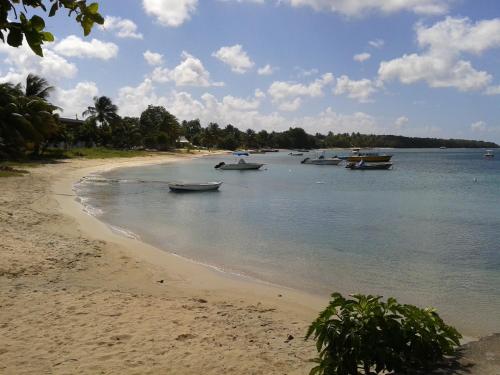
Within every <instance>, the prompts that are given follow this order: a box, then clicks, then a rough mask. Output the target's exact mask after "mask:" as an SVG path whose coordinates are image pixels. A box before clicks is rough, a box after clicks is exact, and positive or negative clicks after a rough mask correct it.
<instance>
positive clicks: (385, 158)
mask: <svg viewBox="0 0 500 375" xmlns="http://www.w3.org/2000/svg"><path fill="white" fill-rule="evenodd" d="M391 158H392V155H355V156H349V157H347V161H348V162H351V163H359V162H360V161H364V162H367V163H387V162H389V161H390V160H391Z"/></svg>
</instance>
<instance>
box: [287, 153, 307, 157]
mask: <svg viewBox="0 0 500 375" xmlns="http://www.w3.org/2000/svg"><path fill="white" fill-rule="evenodd" d="M288 155H290V156H302V155H304V153H302V152H290V153H289V154H288Z"/></svg>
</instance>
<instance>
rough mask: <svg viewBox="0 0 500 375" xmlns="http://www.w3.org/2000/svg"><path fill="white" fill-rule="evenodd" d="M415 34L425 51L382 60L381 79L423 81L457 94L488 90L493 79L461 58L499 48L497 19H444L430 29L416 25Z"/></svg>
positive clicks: (499, 30)
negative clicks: (454, 89)
mask: <svg viewBox="0 0 500 375" xmlns="http://www.w3.org/2000/svg"><path fill="white" fill-rule="evenodd" d="M416 32H417V41H418V43H419V46H420V47H422V48H425V50H424V52H423V53H422V54H416V53H413V54H410V55H403V56H402V57H400V58H396V59H393V60H390V61H383V62H382V63H381V64H380V68H379V77H380V79H381V80H383V81H386V80H392V79H397V80H399V81H401V82H402V83H404V84H411V83H415V82H418V81H425V82H427V84H428V85H429V86H430V87H453V88H457V89H458V90H460V91H473V90H482V89H485V88H486V87H488V85H489V84H490V82H491V80H492V76H491V75H490V74H489V73H488V72H485V71H479V70H476V69H475V68H474V67H473V66H472V64H471V63H470V62H469V61H466V60H463V59H461V57H462V55H463V54H465V53H472V54H480V53H482V52H484V51H486V50H488V49H491V48H495V47H500V19H493V20H484V21H479V22H476V23H475V24H473V23H472V22H471V21H470V20H469V19H468V18H452V17H447V18H446V19H445V20H443V21H440V22H438V23H436V24H434V25H433V26H431V27H425V26H423V25H422V24H419V25H417V29H416ZM487 91H488V90H487ZM491 91H494V89H490V92H491Z"/></svg>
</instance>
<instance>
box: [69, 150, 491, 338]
mask: <svg viewBox="0 0 500 375" xmlns="http://www.w3.org/2000/svg"><path fill="white" fill-rule="evenodd" d="M387 152H390V153H393V154H394V156H393V159H392V161H393V163H394V167H393V169H392V170H388V171H383V170H382V171H352V170H348V169H346V168H344V167H343V166H316V165H305V164H301V163H300V160H301V159H302V158H301V157H297V156H290V155H288V152H279V153H268V154H263V155H252V156H250V157H249V158H247V159H248V161H255V162H262V163H265V164H266V165H265V166H264V167H263V168H262V169H261V170H259V171H221V170H216V169H214V165H215V164H217V163H218V162H220V161H225V162H226V163H228V162H235V160H236V159H235V158H234V157H232V156H229V155H223V156H221V155H217V156H210V157H203V158H198V159H194V160H189V161H182V162H178V163H172V164H163V165H155V166H142V167H132V168H122V169H116V170H113V171H111V172H108V173H106V174H104V175H103V177H105V178H106V179H105V180H100V179H96V180H94V181H93V182H92V181H90V182H88V183H83V184H79V185H78V186H77V190H78V194H79V195H80V196H81V197H82V199H84V200H85V204H86V206H87V210H88V211H89V212H91V213H95V214H96V215H97V216H98V217H99V218H100V219H101V220H103V221H104V222H107V223H109V225H111V226H112V227H113V228H114V229H115V230H120V231H122V232H123V233H125V234H126V235H128V236H135V237H136V238H140V239H141V240H143V241H146V242H149V243H151V244H153V245H155V246H157V247H159V248H161V249H164V250H165V251H169V252H173V253H176V254H178V255H181V256H183V257H186V258H189V259H192V260H195V261H198V262H202V263H205V264H208V265H212V266H217V267H219V268H220V269H223V270H225V271H227V272H234V273H238V274H243V275H247V276H250V277H254V278H257V279H260V280H264V281H268V282H272V283H276V284H280V285H284V286H289V287H292V288H297V289H300V290H304V291H307V292H310V293H315V294H320V295H325V296H327V295H328V294H330V293H331V292H333V291H340V292H343V293H357V292H361V293H372V294H378V295H383V296H386V297H387V296H395V297H397V298H399V299H400V300H401V301H403V302H406V303H413V304H417V305H419V306H433V307H436V308H437V309H438V311H439V312H440V313H441V315H442V316H443V317H444V318H445V319H446V320H447V321H448V322H450V323H451V324H454V325H455V326H457V327H458V328H459V329H460V330H461V331H462V332H463V333H464V334H467V335H485V334H489V333H492V332H499V331H500V160H499V159H500V154H499V155H498V157H497V158H496V160H485V159H484V158H483V153H484V150H463V149H460V150H452V149H447V150H435V149H433V150H430V149H422V150H387ZM335 153H338V154H341V153H342V151H335V150H331V151H329V152H327V156H331V155H333V154H335ZM304 155H305V156H307V155H308V154H304ZM314 155H315V154H314V152H311V153H310V155H309V156H314ZM305 156H304V157H305ZM168 181H223V184H222V186H221V188H220V191H218V192H204V193H173V192H170V191H169V189H168V186H166V184H165V183H164V182H168Z"/></svg>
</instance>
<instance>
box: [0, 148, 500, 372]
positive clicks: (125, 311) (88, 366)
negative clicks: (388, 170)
mask: <svg viewBox="0 0 500 375" xmlns="http://www.w3.org/2000/svg"><path fill="white" fill-rule="evenodd" d="M182 158H185V157H183V156H151V157H138V158H131V159H108V160H71V161H62V162H60V163H55V164H48V165H44V166H41V167H39V168H34V169H31V170H30V174H28V175H26V176H22V177H11V178H3V179H1V180H0V187H1V195H0V231H1V233H2V240H1V243H0V252H1V254H0V255H1V256H0V373H2V374H54V373H56V374H78V373H81V374H97V373H101V374H158V373H161V374H199V373H204V374H225V373H228V374H231V373H238V374H306V373H308V371H309V369H310V368H311V363H309V362H308V360H309V359H311V358H313V357H314V356H315V348H314V345H313V342H304V340H303V336H304V333H305V330H306V327H307V325H308V324H309V323H310V322H311V320H312V319H314V318H315V317H316V315H317V313H318V311H319V310H320V309H321V308H322V307H323V306H324V305H325V304H326V302H327V301H326V300H325V299H323V298H320V297H315V296H311V295H308V294H305V293H301V292H299V291H295V290H291V289H287V288H284V287H279V286H274V285H269V284H266V283H262V282H258V281H255V280H251V279H245V278H242V277H236V276H234V275H230V274H225V273H222V272H219V271H217V270H215V269H212V268H208V267H205V266H203V265H200V264H196V263H193V262H190V261H188V260H185V259H183V258H180V257H178V256H175V255H172V254H169V253H167V252H164V251H161V250H159V249H156V248H154V247H152V246H150V245H148V244H145V243H143V242H140V241H138V240H135V239H131V238H127V237H125V236H123V235H119V234H117V233H115V232H113V231H112V230H111V229H110V228H109V227H108V226H107V225H106V224H104V223H102V222H100V221H99V220H97V219H96V218H94V217H92V216H90V215H88V214H86V213H85V212H84V211H83V210H82V206H81V204H80V203H78V201H77V200H76V197H75V195H74V192H73V190H72V187H73V184H74V183H75V182H76V181H78V180H79V179H81V178H82V177H84V176H87V175H89V174H92V173H95V172H99V171H103V170H109V169H111V168H116V167H121V166H133V165H134V166H137V165H146V164H151V163H163V162H175V161H179V160H181V159H182ZM165 247H167V248H168V245H166V246H165ZM485 340H486V341H485ZM485 340H483V341H481V342H479V343H476V344H470V345H469V346H468V349H467V351H466V352H465V355H464V358H465V361H466V363H474V364H475V365H474V366H472V367H471V368H469V369H468V372H466V373H469V374H499V373H500V371H499V370H498V369H499V366H500V364H499V361H500V355H499V354H498V353H499V344H498V342H499V341H500V340H499V338H498V337H490V338H487V339H485ZM485 342H486V343H487V344H485ZM485 348H486V349H485ZM457 373H461V372H457ZM464 373H465V372H464Z"/></svg>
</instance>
